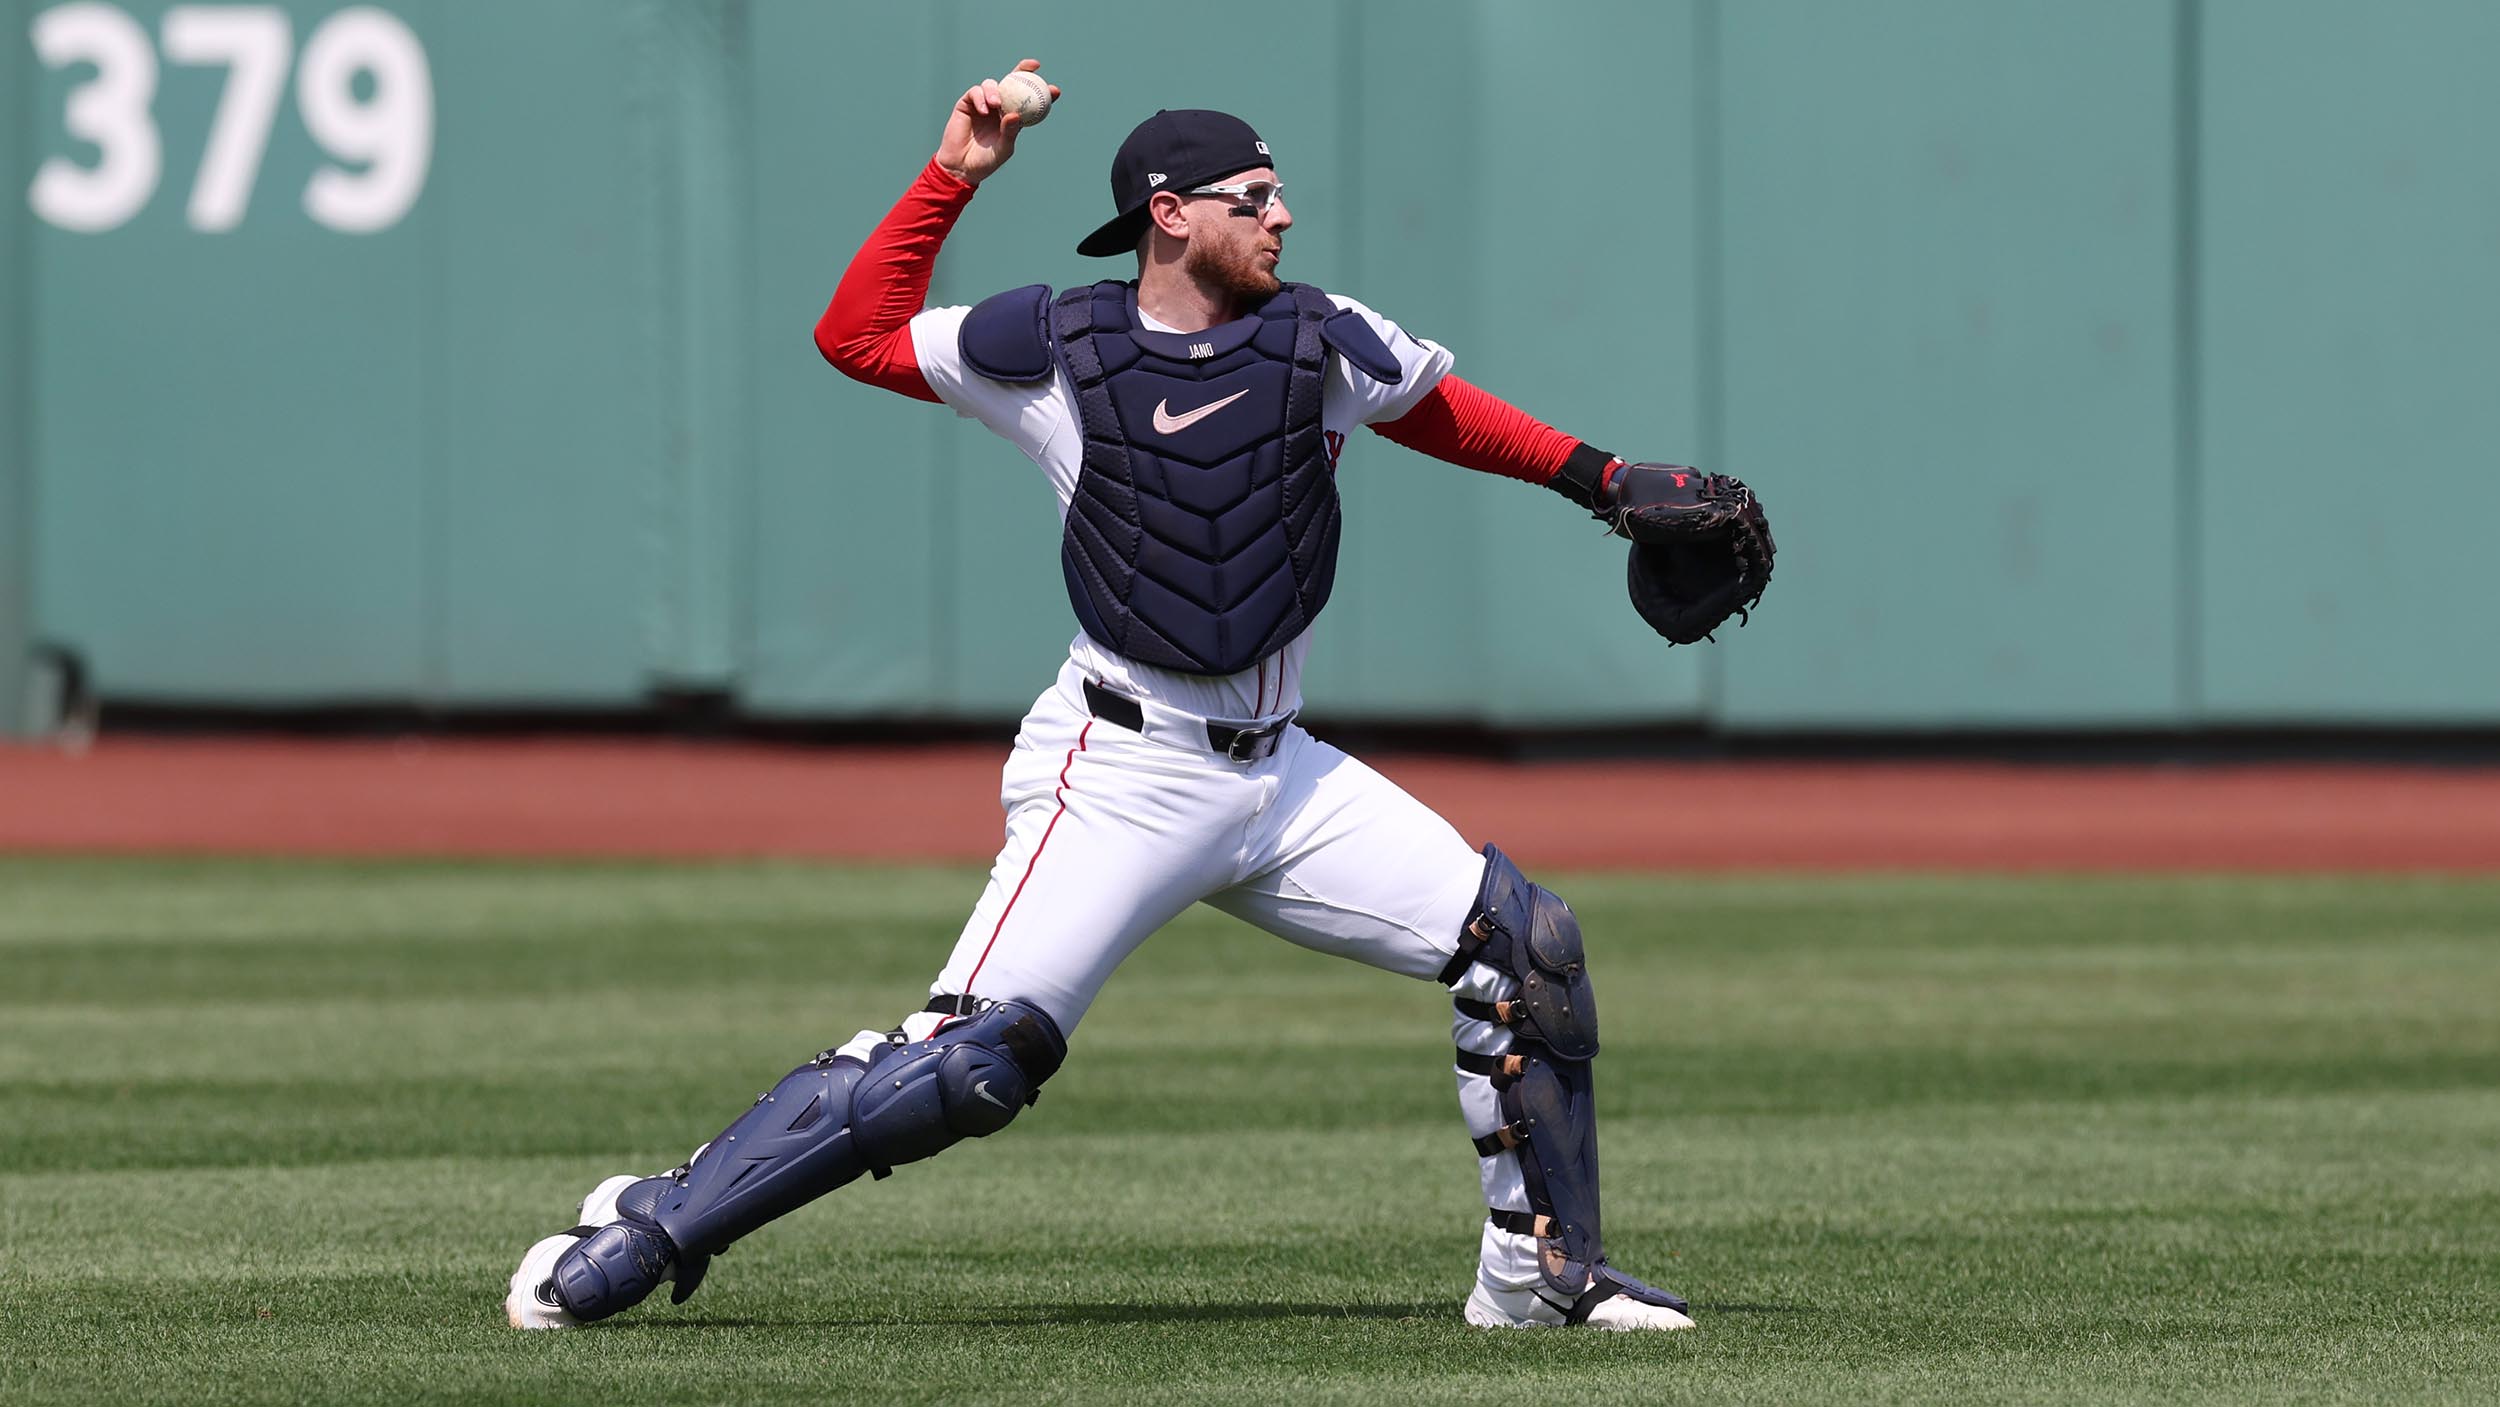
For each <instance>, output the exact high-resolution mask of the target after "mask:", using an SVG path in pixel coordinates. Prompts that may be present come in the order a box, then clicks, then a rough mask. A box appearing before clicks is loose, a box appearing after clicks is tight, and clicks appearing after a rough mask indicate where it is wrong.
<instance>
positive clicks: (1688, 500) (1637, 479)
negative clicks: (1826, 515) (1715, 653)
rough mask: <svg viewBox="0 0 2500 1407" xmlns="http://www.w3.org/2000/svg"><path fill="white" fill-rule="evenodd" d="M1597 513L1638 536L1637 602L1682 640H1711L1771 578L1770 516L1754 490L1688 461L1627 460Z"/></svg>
mask: <svg viewBox="0 0 2500 1407" xmlns="http://www.w3.org/2000/svg"><path fill="white" fill-rule="evenodd" d="M1594 511H1595V512H1596V514H1597V516H1598V517H1599V518H1600V519H1602V520H1604V521H1605V523H1606V525H1607V526H1608V527H1611V528H1613V529H1614V530H1615V532H1617V533H1618V534H1620V535H1622V536H1624V537H1627V538H1630V539H1631V540H1632V561H1631V565H1630V567H1629V568H1628V569H1627V576H1628V578H1629V582H1630V587H1631V592H1632V607H1633V609H1635V610H1637V611H1639V612H1640V613H1641V619H1643V620H1645V621H1648V622H1649V624H1650V628H1651V629H1653V630H1656V631H1657V632H1658V633H1659V634H1661V635H1663V636H1665V637H1667V639H1668V640H1669V641H1670V642H1671V643H1673V644H1677V645H1690V644H1693V643H1695V642H1696V641H1701V640H1707V639H1710V638H1711V635H1710V632H1712V631H1714V630H1717V629H1718V628H1719V627H1720V626H1721V625H1724V624H1726V622H1727V618H1728V617H1729V616H1735V617H1736V618H1737V624H1739V625H1742V624H1744V623H1745V621H1746V619H1747V618H1748V617H1747V613H1748V612H1749V611H1750V610H1751V609H1752V607H1753V606H1755V605H1756V604H1757V603H1759V602H1760V601H1761V600H1762V592H1763V589H1764V588H1765V587H1767V586H1769V585H1770V584H1771V558H1772V555H1773V554H1774V552H1776V551H1777V547H1776V545H1775V544H1774V543H1773V542H1772V541H1771V524H1770V520H1769V519H1767V518H1765V517H1764V516H1763V515H1762V504H1761V502H1760V500H1758V499H1756V498H1755V497H1754V496H1753V490H1752V489H1749V488H1747V487H1745V486H1744V485H1743V484H1742V483H1740V482H1738V481H1737V480H1735V479H1731V478H1729V477H1728V476H1727V475H1725V474H1704V473H1703V472H1701V471H1700V470H1698V469H1692V468H1687V467H1686V466H1684V465H1681V464H1626V465H1624V466H1623V467H1622V468H1620V469H1618V470H1616V471H1615V473H1614V476H1613V478H1612V479H1610V480H1609V481H1608V482H1607V484H1606V487H1605V489H1604V491H1603V492H1602V493H1601V494H1599V495H1598V501H1597V503H1596V505H1595V509H1594Z"/></svg>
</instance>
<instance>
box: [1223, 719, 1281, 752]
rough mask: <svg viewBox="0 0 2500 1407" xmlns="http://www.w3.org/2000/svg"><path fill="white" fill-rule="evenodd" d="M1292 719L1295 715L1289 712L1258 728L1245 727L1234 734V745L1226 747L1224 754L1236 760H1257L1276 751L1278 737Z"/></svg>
mask: <svg viewBox="0 0 2500 1407" xmlns="http://www.w3.org/2000/svg"><path fill="white" fill-rule="evenodd" d="M1292 721H1293V716H1292V715H1291V714H1287V715H1286V716H1285V717H1283V718H1279V719H1277V720H1276V721H1275V722H1273V723H1267V724H1263V725H1261V726H1259V727H1256V728H1244V729H1242V730H1241V731H1240V732H1238V733H1235V734H1233V741H1232V745H1231V746H1230V747H1227V748H1225V749H1224V755H1225V756H1226V757H1228V758H1231V759H1232V760H1233V761H1235V762H1256V761H1258V760H1259V759H1260V758H1262V757H1265V756H1267V755H1269V754H1270V753H1273V752H1274V751H1276V747H1275V743H1276V739H1277V738H1278V737H1280V736H1282V735H1283V733H1284V731H1285V725H1286V724H1288V723H1291V722H1292ZM1262 743H1265V744H1267V746H1266V747H1264V748H1262V747H1261V746H1260V744H1262Z"/></svg>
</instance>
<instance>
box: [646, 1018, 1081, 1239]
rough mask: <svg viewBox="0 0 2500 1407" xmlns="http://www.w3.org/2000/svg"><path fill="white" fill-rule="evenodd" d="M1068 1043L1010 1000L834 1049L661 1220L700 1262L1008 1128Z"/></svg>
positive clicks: (753, 1117) (731, 1135) (793, 1080)
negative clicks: (831, 1199) (919, 1029)
mask: <svg viewBox="0 0 2500 1407" xmlns="http://www.w3.org/2000/svg"><path fill="white" fill-rule="evenodd" d="M1067 1053H1068V1043H1067V1039H1066V1037H1064V1036H1062V1035H1060V1033H1059V1027H1058V1026H1057V1025H1056V1024H1055V1023H1054V1022H1052V1020H1051V1019H1050V1017H1049V1015H1048V1014H1046V1013H1045V1012H1043V1011H1042V1010H1041V1009H1040V1008H1039V1007H1035V1006H1031V1005H1028V1004H1026V1003H1024V1002H1020V1001H1003V1002H997V1003H993V1004H991V1005H989V1006H986V1007H983V1008H982V1009H981V1010H979V1011H977V1012H975V1013H973V1014H972V1015H970V1016H967V1017H964V1018H962V1019H961V1020H959V1021H956V1022H953V1023H950V1024H948V1025H947V1026H945V1027H943V1028H942V1029H940V1030H938V1031H936V1032H933V1033H932V1034H931V1035H930V1037H929V1038H928V1039H927V1040H923V1041H913V1042H909V1043H891V1042H890V1043H888V1044H885V1045H880V1046H876V1047H873V1048H872V1049H871V1050H870V1051H869V1052H868V1054H867V1056H866V1057H865V1058H864V1059H863V1058H861V1057H858V1056H853V1055H843V1054H838V1053H836V1052H834V1051H827V1052H825V1053H824V1054H823V1055H820V1056H818V1057H816V1058H815V1059H814V1060H811V1061H809V1062H808V1063H807V1064H805V1065H802V1066H800V1067H799V1068H797V1069H796V1070H793V1071H791V1072H790V1073H789V1074H787V1075H785V1076H783V1077H782V1080H781V1083H779V1084H777V1085H775V1086H773V1088H772V1089H770V1090H768V1091H766V1092H765V1093H764V1094H763V1096H762V1097H760V1098H758V1099H757V1100H756V1102H755V1105H754V1107H753V1108H750V1109H749V1110H747V1112H746V1113H744V1114H742V1115H740V1116H739V1118H738V1121H737V1122H736V1123H733V1124H731V1125H730V1126H729V1127H728V1128H727V1129H726V1130H724V1131H723V1132H722V1133H721V1135H720V1136H719V1137H718V1138H715V1139H714V1140H712V1142H711V1144H710V1146H709V1147H708V1148H707V1149H705V1151H704V1153H703V1155H702V1156H701V1157H699V1158H697V1159H695V1160H694V1162H693V1164H692V1165H690V1166H689V1167H688V1168H687V1169H686V1170H685V1172H684V1175H683V1176H681V1177H679V1178H678V1179H676V1180H675V1186H673V1187H672V1188H670V1189H668V1190H666V1191H664V1192H663V1193H662V1194H661V1196H660V1197H659V1198H658V1200H657V1205H656V1206H655V1207H654V1208H653V1210H652V1213H651V1220H652V1221H653V1222H655V1223H656V1224H657V1225H658V1226H659V1227H660V1229H662V1230H663V1231H665V1232H667V1233H668V1238H669V1240H670V1241H671V1242H672V1243H674V1244H675V1245H676V1247H677V1249H678V1251H679V1253H680V1254H682V1255H684V1256H685V1257H687V1258H688V1259H689V1260H692V1261H700V1260H701V1259H702V1258H705V1257H709V1256H712V1255H715V1254H717V1253H719V1252H720V1251H721V1250H722V1249H724V1248H726V1247H727V1246H728V1245H729V1243H730V1242H732V1241H735V1240H737V1239H738V1238H739V1237H741V1236H744V1235H746V1234H747V1233H748V1232H750V1231H753V1230H754V1229H755V1228H756V1227H759V1226H761V1225H763V1224H764V1223H765V1222H768V1221H771V1220H772V1219H773V1218H775V1217H778V1216H781V1215H783V1214H784V1213H787V1212H790V1211H792V1210H795V1209H796V1208H798V1207H800V1206H802V1205H804V1204H806V1203H807V1202H810V1201H813V1200H814V1199H816V1198H818V1197H821V1196H823V1195H824V1194H825V1193H827V1192H830V1191H832V1190H833V1189H835V1188H837V1187H840V1186H842V1185H843V1184H845V1183H847V1182H850V1181H851V1180H853V1179H854V1178H857V1177H858V1176H859V1175H860V1174H861V1173H872V1174H874V1175H875V1176H878V1177H884V1176H886V1175H887V1174H888V1173H891V1172H892V1171H893V1170H894V1168H895V1167H896V1165H898V1164H902V1163H909V1162H916V1161H918V1160H919V1159H922V1158H926V1157H928V1156H930V1155H931V1154H933V1153H937V1152H939V1151H941V1150H942V1149H945V1148H947V1147H949V1146H951V1145H953V1144H955V1143H957V1142H959V1141H961V1140H963V1139H966V1138H979V1137H982V1136H984V1135H986V1134H992V1133H996V1132H997V1131H998V1130H1000V1129H1002V1128H1005V1127H1006V1126H1007V1124H1008V1122H1009V1121H1010V1120H1012V1119H1014V1118H1015V1116H1016V1114H1017V1112H1018V1111H1020V1110H1021V1109H1023V1108H1024V1106H1026V1105H1028V1104H1031V1103H1033V1102H1034V1101H1035V1100H1036V1099H1037V1098H1039V1096H1040V1088H1041V1084H1042V1082H1043V1081H1044V1080H1047V1079H1049V1078H1050V1077H1051V1076H1052V1075H1053V1074H1055V1073H1057V1072H1058V1069H1059V1066H1060V1064H1061V1062H1062V1061H1064V1060H1066V1058H1067Z"/></svg>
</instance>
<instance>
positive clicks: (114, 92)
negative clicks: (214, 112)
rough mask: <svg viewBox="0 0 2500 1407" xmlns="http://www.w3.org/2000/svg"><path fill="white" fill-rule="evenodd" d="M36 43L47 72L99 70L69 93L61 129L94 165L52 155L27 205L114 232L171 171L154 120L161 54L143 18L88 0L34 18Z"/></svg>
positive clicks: (50, 217) (72, 226) (86, 227)
mask: <svg viewBox="0 0 2500 1407" xmlns="http://www.w3.org/2000/svg"><path fill="white" fill-rule="evenodd" d="M34 41H35V53H36V55H37V56H38V57H40V58H41V59H42V60H43V61H44V63H45V64H46V65H47V66H48V67H52V68H67V67H69V66H70V65H71V64H93V65H94V66H95V77H93V78H91V79H88V80H87V81H86V82H85V83H82V84H80V85H79V86H78V87H77V88H75V89H73V90H72V91H71V92H70V95H69V107H68V109H67V110H66V112H65V113H64V117H65V118H66V121H65V122H64V123H63V125H64V126H65V127H67V128H68V129H69V134H70V135H71V136H73V137H75V138H77V139H78V140H80V141H82V142H93V143H95V147H96V163H95V165H93V166H81V165H79V164H78V163H77V162H75V161H71V160H69V159H68V158H67V157H60V156H56V157H53V158H52V159H51V160H49V161H46V162H45V163H44V164H43V165H42V166H41V167H39V168H37V170H36V171H35V184H34V186H33V188H32V189H30V190H28V191H27V193H26V198H27V201H28V203H29V204H31V205H33V206H34V207H35V213H36V214H37V215H40V216H42V217H43V218H44V219H45V220H47V221H49V222H51V223H52V224H55V225H58V226H60V227H61V228H62V229H65V230H77V231H79V232H81V233H94V232H96V231H100V230H109V229H113V228H115V227H117V226H119V225H120V224H121V223H122V222H123V221H125V220H128V219H129V218H130V217H131V216H133V215H136V214H138V213H139V210H140V207H142V206H144V205H146V204H147V203H148V197H149V196H151V195H153V194H155V193H156V180H157V177H158V176H159V175H161V174H162V173H163V171H164V169H165V148H164V143H162V142H160V141H158V140H157V136H156V123H155V122H154V121H153V120H152V119H151V118H149V116H148V105H149V104H150V103H153V102H155V101H156V50H155V49H153V48H151V47H149V45H148V32H147V31H146V30H144V29H141V28H140V27H139V22H138V21H137V20H134V19H132V18H131V17H130V16H128V15H125V14H123V13H122V12H121V11H119V10H116V9H114V8H113V7H112V6H110V5H100V4H94V3H91V2H90V0H81V3H79V4H74V5H62V6H60V7H58V8H57V9H50V10H46V11H44V12H43V13H42V14H40V15H37V16H35V28H34Z"/></svg>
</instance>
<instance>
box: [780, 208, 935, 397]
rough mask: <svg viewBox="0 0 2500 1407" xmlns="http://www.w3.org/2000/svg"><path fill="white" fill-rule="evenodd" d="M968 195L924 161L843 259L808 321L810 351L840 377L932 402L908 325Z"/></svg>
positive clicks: (923, 298) (924, 298)
mask: <svg viewBox="0 0 2500 1407" xmlns="http://www.w3.org/2000/svg"><path fill="white" fill-rule="evenodd" d="M972 189H973V188H972V187H970V186H968V185H965V184H964V183H963V182H962V181H959V180H957V179H956V178H955V177H953V176H950V175H948V174H947V173H946V171H945V169H944V168H942V167H940V166H939V165H938V164H937V162H936V161H935V160H932V161H930V163H929V164H928V165H927V166H925V167H922V168H921V171H920V175H919V176H918V178H916V179H915V180H913V182H912V183H911V188H910V189H908V190H906V191H904V192H903V198H902V199H901V200H898V201H896V202H894V208H893V209H892V210H889V211H887V212H886V215H885V218H884V219H883V220H880V221H878V222H877V228H876V229H875V230H873V231H871V232H870V233H869V236H868V242H867V243H865V244H863V245H861V246H860V248H859V252H858V253H857V254H854V255H852V256H851V263H850V267H849V268H847V269H844V270H843V271H842V282H841V283H840V284H839V285H838V286H837V287H836V288H835V289H834V291H833V301H832V302H831V303H828V304H826V305H825V315H824V316H823V317H821V318H818V319H817V320H816V350H817V351H819V352H822V353H823V354H824V357H825V360H826V361H829V362H831V363H833V365H834V366H835V368H837V369H838V370H840V371H841V373H842V374H843V375H845V376H848V377H850V378H852V379H853V380H855V381H865V382H867V383H868V384H869V385H871V386H882V387H884V388H885V389H886V390H889V391H894V392H898V393H900V394H902V395H906V396H911V397H914V398H915V399H918V400H924V401H934V400H936V399H937V398H938V394H937V392H935V391H933V390H930V389H929V382H928V379H927V378H926V377H924V376H922V375H921V374H920V359H919V358H918V357H917V356H915V355H914V354H913V352H912V345H911V320H912V316H913V315H914V314H916V313H918V312H919V311H920V310H921V308H922V306H923V305H925V304H926V303H927V302H928V298H929V278H930V275H931V274H932V273H933V272H935V270H936V268H937V252H938V246H940V245H942V244H944V243H945V242H946V236H947V233H948V232H949V231H951V230H952V229H954V228H955V220H956V218H957V217H958V216H960V215H962V214H963V213H964V207H965V206H966V205H968V204H970V203H971V201H972Z"/></svg>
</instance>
